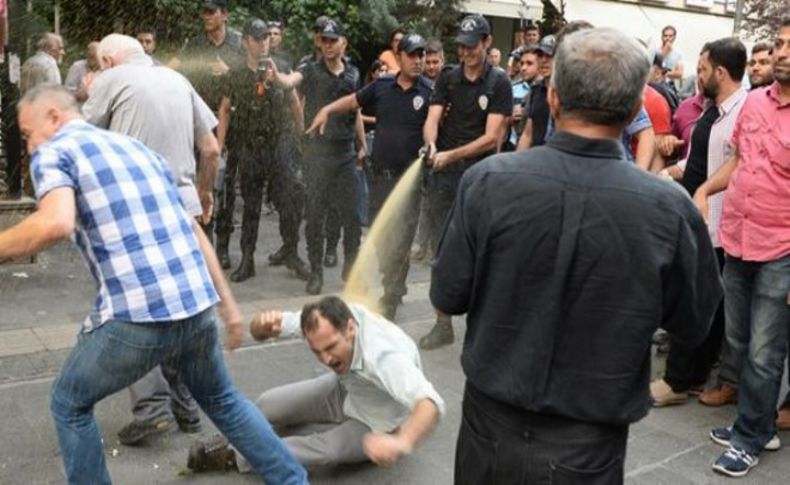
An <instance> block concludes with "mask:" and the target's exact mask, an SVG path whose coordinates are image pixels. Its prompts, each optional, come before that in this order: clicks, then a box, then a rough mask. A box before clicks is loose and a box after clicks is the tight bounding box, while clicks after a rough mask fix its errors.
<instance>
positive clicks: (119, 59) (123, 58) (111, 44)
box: [98, 34, 145, 69]
mask: <svg viewBox="0 0 790 485" xmlns="http://www.w3.org/2000/svg"><path fill="white" fill-rule="evenodd" d="M143 55H145V50H143V46H142V44H140V42H139V41H138V40H137V39H135V38H134V37H129V36H128V35H123V34H110V35H108V36H106V37H105V38H103V39H102V40H101V42H99V46H98V57H99V63H100V64H101V67H102V69H109V68H111V67H114V66H118V65H120V64H123V63H125V62H127V61H129V60H130V59H133V58H135V57H138V56H143Z"/></svg>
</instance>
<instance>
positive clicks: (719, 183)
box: [697, 156, 739, 197]
mask: <svg viewBox="0 0 790 485" xmlns="http://www.w3.org/2000/svg"><path fill="white" fill-rule="evenodd" d="M738 161H739V159H738V157H737V156H735V157H732V158H730V159H729V160H728V161H727V163H725V164H724V165H722V166H721V167H720V168H719V169H718V170H717V171H716V173H714V174H713V175H711V177H710V178H709V179H708V180H706V181H705V183H703V184H702V185H700V187H699V189H697V190H698V191H701V192H702V193H704V194H706V195H707V196H708V197H710V196H711V195H714V194H717V193H719V192H721V191H722V190H724V189H726V188H727V186H728V185H729V184H730V177H732V172H733V171H734V170H735V168H736V167H737V166H738Z"/></svg>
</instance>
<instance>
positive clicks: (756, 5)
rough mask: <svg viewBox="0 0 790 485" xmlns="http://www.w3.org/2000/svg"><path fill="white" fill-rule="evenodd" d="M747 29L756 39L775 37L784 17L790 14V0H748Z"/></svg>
mask: <svg viewBox="0 0 790 485" xmlns="http://www.w3.org/2000/svg"><path fill="white" fill-rule="evenodd" d="M745 4H746V16H745V17H744V24H743V26H744V28H745V30H746V31H747V32H748V33H749V34H750V35H751V36H752V37H754V38H755V39H773V36H774V35H776V31H777V30H778V29H779V25H780V24H781V23H782V19H783V18H787V17H788V16H790V0H746V2H745Z"/></svg>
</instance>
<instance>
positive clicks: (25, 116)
mask: <svg viewBox="0 0 790 485" xmlns="http://www.w3.org/2000/svg"><path fill="white" fill-rule="evenodd" d="M17 111H18V114H19V129H20V131H21V132H22V136H23V137H24V138H25V140H26V142H27V149H28V153H31V154H32V153H34V152H35V151H36V149H37V148H38V147H39V145H41V144H42V143H45V142H46V141H47V140H49V139H50V138H52V137H53V136H54V135H55V133H57V132H58V130H60V128H61V127H62V126H63V125H65V124H66V123H68V122H69V121H71V120H74V119H78V118H81V115H80V108H79V106H78V104H77V100H76V99H74V96H73V95H72V94H71V93H70V92H69V91H68V90H66V88H64V87H63V86H60V85H57V84H40V85H38V86H36V87H34V88H32V89H31V90H29V91H28V92H27V93H25V95H24V96H23V97H22V99H21V100H20V101H19V104H17Z"/></svg>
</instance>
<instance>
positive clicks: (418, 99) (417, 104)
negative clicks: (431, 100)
mask: <svg viewBox="0 0 790 485" xmlns="http://www.w3.org/2000/svg"><path fill="white" fill-rule="evenodd" d="M411 104H412V106H414V111H419V110H420V108H422V105H424V104H425V98H423V97H422V96H415V97H414V99H412V100H411Z"/></svg>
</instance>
